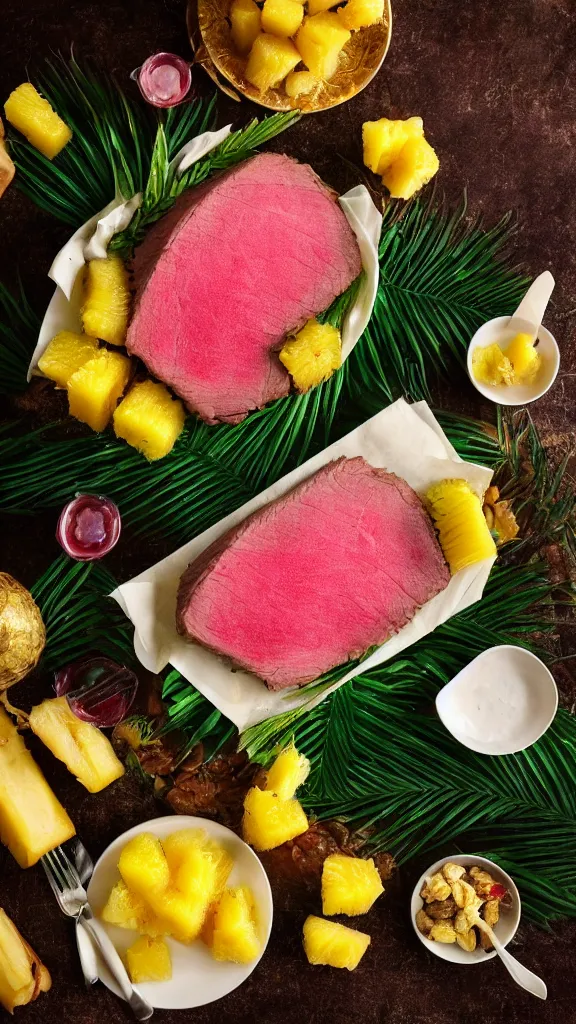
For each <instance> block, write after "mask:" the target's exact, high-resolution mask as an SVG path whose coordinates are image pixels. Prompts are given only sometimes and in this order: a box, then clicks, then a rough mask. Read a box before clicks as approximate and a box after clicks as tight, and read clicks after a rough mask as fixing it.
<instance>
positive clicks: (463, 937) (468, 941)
mask: <svg viewBox="0 0 576 1024" xmlns="http://www.w3.org/2000/svg"><path fill="white" fill-rule="evenodd" d="M456 942H457V943H458V945H459V946H460V947H461V948H462V949H465V950H466V952H467V953H473V952H474V950H475V949H476V932H475V931H474V929H473V928H470V930H469V931H467V932H457V934H456Z"/></svg>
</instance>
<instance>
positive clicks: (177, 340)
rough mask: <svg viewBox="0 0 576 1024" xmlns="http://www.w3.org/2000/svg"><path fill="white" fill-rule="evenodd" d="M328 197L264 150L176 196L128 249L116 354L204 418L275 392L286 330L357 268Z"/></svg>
mask: <svg viewBox="0 0 576 1024" xmlns="http://www.w3.org/2000/svg"><path fill="white" fill-rule="evenodd" d="M336 200H337V197H336V195H335V194H334V193H333V192H332V191H331V190H330V189H329V188H328V187H327V186H326V185H324V184H323V182H322V181H320V179H319V178H318V177H317V175H316V174H315V173H314V171H313V170H312V168H311V167H309V166H308V164H300V163H298V162H297V161H296V160H292V159H291V158H289V157H287V156H283V155H280V154H275V153H264V154H261V155H259V156H255V157H253V158H252V159H251V160H247V161H245V162H244V163H242V164H239V165H238V166H237V167H235V168H234V169H233V170H231V171H228V172H227V173H226V174H223V175H221V176H220V177H219V178H216V179H215V180H213V181H211V182H210V183H208V184H207V185H202V186H200V187H199V188H197V189H193V190H192V191H191V192H189V193H187V194H186V195H185V196H183V197H182V198H181V199H180V200H179V201H178V202H177V204H176V206H175V208H174V209H173V210H172V211H171V212H170V213H169V214H168V215H167V216H166V217H164V218H163V219H162V220H161V221H159V222H158V224H157V225H156V226H155V227H153V228H152V229H151V230H150V232H149V233H148V235H147V237H146V239H145V240H144V242H143V243H142V245H141V246H140V247H139V248H138V250H137V253H136V259H135V266H134V270H135V277H136V301H135V307H134V315H133V317H132V321H131V324H130V328H129V330H128V337H127V341H126V345H127V348H128V351H129V352H131V353H133V354H134V355H137V356H140V358H141V359H142V360H143V361H144V362H145V363H146V366H147V367H148V369H149V370H150V372H151V373H152V374H154V376H156V377H158V378H159V379H160V380H162V381H164V382H165V383H166V384H168V385H170V387H171V388H173V390H174V391H175V392H176V393H177V394H178V395H180V396H181V397H182V398H183V399H184V401H185V402H186V404H187V406H188V408H189V409H191V410H192V411H193V412H196V413H197V414H198V415H199V416H201V417H202V419H204V420H206V421H207V422H209V423H215V422H218V421H228V422H238V421H239V420H241V419H243V418H244V416H246V414H247V413H248V412H249V411H250V410H251V409H259V408H261V407H262V406H264V405H265V404H266V403H267V402H269V401H271V400H272V399H274V398H280V397H282V396H283V395H286V394H287V393H288V391H289V389H290V378H289V376H288V373H287V371H286V370H285V368H284V367H283V366H282V364H281V362H280V360H279V358H278V354H277V353H278V350H279V349H280V348H281V347H282V345H283V343H284V340H285V338H286V335H287V334H288V333H289V332H290V331H294V330H297V329H298V328H299V327H301V326H302V324H304V323H305V321H306V320H308V319H309V318H310V317H312V316H315V315H316V314H317V313H321V312H322V311H323V310H325V309H326V308H327V307H328V306H329V305H330V303H331V302H332V301H333V300H334V299H335V298H336V296H337V295H340V294H341V293H342V292H343V291H345V290H346V288H347V287H348V285H349V284H351V282H352V281H353V280H354V279H355V278H356V277H357V276H358V274H359V273H360V271H361V269H362V265H361V260H360V252H359V249H358V244H357V242H356V238H355V236H354V234H353V232H352V229H351V228H350V226H349V224H348V222H347V220H346V218H345V216H344V214H343V212H342V210H341V209H340V206H339V205H338V203H337V201H336Z"/></svg>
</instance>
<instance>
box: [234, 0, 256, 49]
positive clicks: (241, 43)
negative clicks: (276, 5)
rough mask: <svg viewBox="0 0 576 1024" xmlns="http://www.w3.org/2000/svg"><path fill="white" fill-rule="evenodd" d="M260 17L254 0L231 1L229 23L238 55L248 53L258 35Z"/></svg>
mask: <svg viewBox="0 0 576 1024" xmlns="http://www.w3.org/2000/svg"><path fill="white" fill-rule="evenodd" d="M261 20H262V15H261V14H260V8H259V7H258V5H257V4H256V3H255V2H254V0H232V6H231V7H230V23H231V26H232V40H233V43H234V46H235V47H236V49H237V50H238V53H242V54H244V53H249V52H250V49H251V47H252V43H253V42H254V40H255V39H256V37H257V36H259V35H260V24H261Z"/></svg>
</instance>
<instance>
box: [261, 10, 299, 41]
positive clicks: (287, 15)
mask: <svg viewBox="0 0 576 1024" xmlns="http://www.w3.org/2000/svg"><path fill="white" fill-rule="evenodd" d="M303 17H304V7H303V5H302V4H300V3H298V2H297V0H264V7H263V8H262V28H263V30H264V32H270V33H271V34H272V35H273V36H281V37H283V38H285V39H288V37H289V36H293V35H294V34H295V32H297V31H298V29H299V28H300V25H301V24H302V19H303Z"/></svg>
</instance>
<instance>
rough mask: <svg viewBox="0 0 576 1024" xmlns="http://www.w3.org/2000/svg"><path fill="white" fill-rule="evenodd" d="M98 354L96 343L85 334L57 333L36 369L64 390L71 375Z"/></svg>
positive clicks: (95, 340)
mask: <svg viewBox="0 0 576 1024" xmlns="http://www.w3.org/2000/svg"><path fill="white" fill-rule="evenodd" d="M97 352H98V341H97V339H96V338H90V337H89V336H88V335H87V334H75V333H74V331H59V333H58V334H56V335H55V337H54V338H52V341H51V342H49V343H48V345H47V346H46V348H45V349H44V352H43V353H42V355H41V356H40V359H39V360H38V369H39V370H40V372H41V373H43V374H44V376H45V377H49V378H50V380H53V381H55V383H56V384H57V385H58V387H60V388H65V387H66V386H67V384H68V381H69V380H70V377H71V376H72V374H73V373H76V370H79V369H80V367H81V366H84V363H87V362H88V360H89V359H93V358H94V356H95V355H96V353H97Z"/></svg>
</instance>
